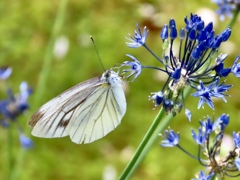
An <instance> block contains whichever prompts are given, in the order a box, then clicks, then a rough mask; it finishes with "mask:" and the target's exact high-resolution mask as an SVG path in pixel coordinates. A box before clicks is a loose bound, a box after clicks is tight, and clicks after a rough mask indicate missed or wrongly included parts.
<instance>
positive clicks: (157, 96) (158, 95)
mask: <svg viewBox="0 0 240 180" xmlns="http://www.w3.org/2000/svg"><path fill="white" fill-rule="evenodd" d="M149 100H153V101H154V102H155V107H157V106H159V105H160V104H162V102H163V100H164V94H163V92H162V91H159V92H154V93H152V94H151V96H149Z"/></svg>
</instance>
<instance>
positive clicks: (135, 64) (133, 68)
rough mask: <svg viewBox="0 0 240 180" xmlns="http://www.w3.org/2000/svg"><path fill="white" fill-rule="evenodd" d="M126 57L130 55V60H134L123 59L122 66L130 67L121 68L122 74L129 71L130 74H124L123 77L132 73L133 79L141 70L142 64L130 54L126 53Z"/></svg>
mask: <svg viewBox="0 0 240 180" xmlns="http://www.w3.org/2000/svg"><path fill="white" fill-rule="evenodd" d="M127 56H128V57H130V58H131V59H132V60H134V61H125V62H123V63H122V65H121V66H122V67H130V68H129V69H123V75H124V74H125V73H128V72H130V74H128V75H127V76H124V78H129V77H131V76H132V75H134V77H133V79H132V81H134V80H135V79H136V78H137V77H138V76H139V75H140V74H141V72H142V65H141V64H140V62H139V61H138V60H137V59H136V58H135V57H133V56H132V55H129V54H127Z"/></svg>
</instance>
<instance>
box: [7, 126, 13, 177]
mask: <svg viewBox="0 0 240 180" xmlns="http://www.w3.org/2000/svg"><path fill="white" fill-rule="evenodd" d="M8 163H9V170H8V173H9V174H8V179H9V180H11V179H13V178H12V172H13V168H14V167H13V147H12V124H11V122H10V123H9V127H8Z"/></svg>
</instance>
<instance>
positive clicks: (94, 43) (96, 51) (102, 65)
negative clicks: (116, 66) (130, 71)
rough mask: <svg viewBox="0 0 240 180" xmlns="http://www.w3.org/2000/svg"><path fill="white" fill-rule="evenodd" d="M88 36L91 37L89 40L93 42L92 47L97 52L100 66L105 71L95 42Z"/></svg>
mask: <svg viewBox="0 0 240 180" xmlns="http://www.w3.org/2000/svg"><path fill="white" fill-rule="evenodd" d="M90 38H91V40H92V42H93V45H94V48H95V50H96V52H97V56H98V59H99V61H100V63H101V66H102V68H103V69H104V71H106V69H105V68H104V66H103V63H102V60H101V58H100V55H99V53H98V50H97V46H96V43H95V41H94V39H93V37H92V36H90Z"/></svg>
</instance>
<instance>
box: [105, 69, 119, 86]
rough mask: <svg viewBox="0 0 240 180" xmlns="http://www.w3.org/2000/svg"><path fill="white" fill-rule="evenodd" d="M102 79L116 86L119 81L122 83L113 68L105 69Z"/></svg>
mask: <svg viewBox="0 0 240 180" xmlns="http://www.w3.org/2000/svg"><path fill="white" fill-rule="evenodd" d="M102 80H105V81H106V82H107V83H108V84H109V85H110V86H118V85H119V83H122V80H121V77H120V76H119V75H118V73H116V72H114V71H113V70H107V71H105V72H104V73H103V75H102Z"/></svg>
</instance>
